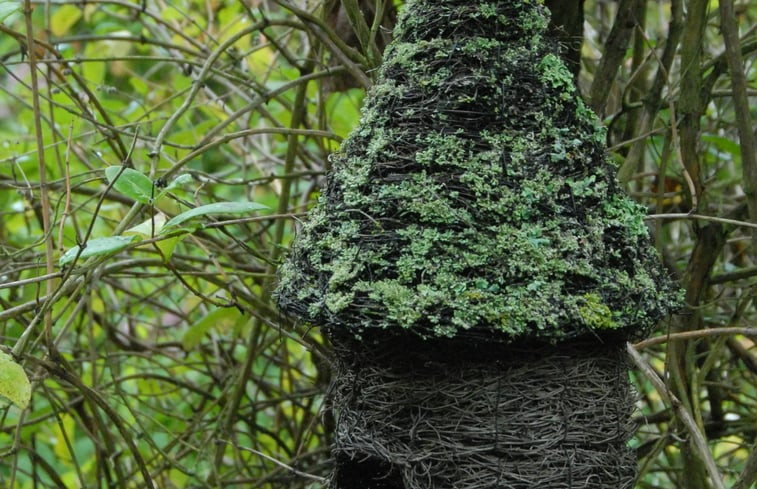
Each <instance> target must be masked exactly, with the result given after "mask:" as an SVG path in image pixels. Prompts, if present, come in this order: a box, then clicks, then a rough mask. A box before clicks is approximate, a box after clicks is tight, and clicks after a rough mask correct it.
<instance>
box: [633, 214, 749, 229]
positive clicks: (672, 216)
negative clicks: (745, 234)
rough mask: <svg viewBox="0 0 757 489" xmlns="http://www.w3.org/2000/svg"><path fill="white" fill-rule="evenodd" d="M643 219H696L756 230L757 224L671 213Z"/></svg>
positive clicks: (652, 215)
mask: <svg viewBox="0 0 757 489" xmlns="http://www.w3.org/2000/svg"><path fill="white" fill-rule="evenodd" d="M644 219H698V220H701V221H710V222H717V223H721V224H730V225H732V226H741V227H746V228H752V229H757V223H751V222H746V221H738V220H736V219H728V218H725V217H716V216H703V215H702V214H685V213H682V212H680V213H671V214H650V215H648V216H644Z"/></svg>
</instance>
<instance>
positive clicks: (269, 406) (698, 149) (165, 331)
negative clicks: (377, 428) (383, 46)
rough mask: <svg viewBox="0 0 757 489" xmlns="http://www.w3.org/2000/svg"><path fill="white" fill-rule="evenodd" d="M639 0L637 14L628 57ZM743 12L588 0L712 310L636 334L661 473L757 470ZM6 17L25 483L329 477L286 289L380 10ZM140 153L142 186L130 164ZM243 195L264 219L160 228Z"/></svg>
mask: <svg viewBox="0 0 757 489" xmlns="http://www.w3.org/2000/svg"><path fill="white" fill-rule="evenodd" d="M722 1H723V2H726V0H722ZM369 3H373V2H369ZM390 3H392V2H383V4H385V6H388V5H389V4H390ZM397 3H398V5H399V2H397ZM344 4H345V6H347V7H351V6H352V7H354V6H356V5H357V2H355V1H345V2H344ZM377 4H379V5H381V4H382V2H377ZM629 4H630V5H633V6H635V7H634V8H635V10H634V11H633V12H634V19H635V22H636V23H637V25H638V27H637V28H634V29H632V32H631V33H630V41H629V42H628V43H627V45H626V44H622V43H621V45H620V46H616V45H614V44H613V42H614V40H615V39H617V37H616V36H614V35H613V32H615V29H614V26H616V25H617V26H621V25H626V24H627V22H626V20H625V19H624V17H623V15H618V14H617V13H618V12H621V13H622V12H624V10H623V9H624V8H625V7H627V6H628V5H629ZM726 4H727V5H732V3H731V2H730V1H727V2H726ZM27 7H33V8H32V9H29V8H27ZM722 7H723V5H721V4H718V2H716V1H704V0H696V1H690V2H687V4H686V9H685V11H684V9H683V6H682V3H681V2H680V1H678V0H673V1H671V2H662V3H658V2H652V1H641V0H640V1H628V0H624V1H620V2H618V3H612V2H596V1H588V2H587V5H586V15H587V19H586V20H587V22H586V24H585V33H586V39H585V41H584V44H583V49H582V56H583V65H582V70H581V75H580V78H579V81H580V86H581V89H582V92H583V93H584V95H585V97H586V99H587V101H589V103H590V105H592V107H593V108H594V109H595V110H597V111H598V112H600V114H602V116H603V117H604V118H605V123H606V125H607V127H608V146H609V147H610V152H611V155H612V156H613V157H615V158H617V159H618V162H619V163H621V168H622V174H621V176H622V177H623V179H624V180H625V181H626V184H627V185H628V188H629V191H630V192H631V194H632V195H633V196H634V198H635V199H637V200H638V201H639V202H640V203H642V204H644V205H646V206H647V207H648V208H649V212H650V214H651V215H652V216H651V217H650V219H649V220H648V222H649V223H650V225H651V228H652V231H653V235H654V238H655V240H656V244H657V247H658V249H659V250H660V252H661V253H662V256H663V257H664V260H665V262H666V265H667V266H668V267H669V269H670V270H671V273H672V274H674V275H675V276H676V277H677V278H678V279H679V280H680V281H681V283H682V285H683V286H684V287H685V288H686V290H687V301H688V303H689V305H690V306H691V308H690V309H689V310H688V311H687V312H686V313H685V314H682V315H681V316H679V317H676V318H673V319H671V320H670V321H667V322H665V323H664V324H661V325H660V326H659V328H658V329H657V332H656V335H657V336H656V338H653V339H652V340H649V341H646V342H641V343H639V344H637V345H636V348H637V349H638V350H639V351H640V352H641V353H642V360H643V362H644V363H643V364H641V365H642V366H644V367H647V368H648V369H652V370H647V371H646V373H647V374H649V373H650V372H655V375H657V376H658V377H659V378H660V379H663V380H664V381H665V384H664V388H661V387H659V385H658V384H655V383H652V382H650V381H649V379H648V377H647V376H645V374H643V373H641V371H639V372H634V374H633V375H634V379H635V380H636V383H637V388H638V390H639V394H640V396H639V408H640V410H639V414H638V418H637V419H636V421H637V422H638V424H639V430H638V435H637V437H636V439H635V440H634V443H635V445H636V446H637V447H638V448H639V450H638V453H639V458H640V464H641V465H640V466H641V474H640V478H639V482H638V487H677V488H690V487H691V488H700V487H701V488H706V487H710V486H709V484H713V487H718V485H717V484H718V482H717V480H718V479H719V480H721V481H722V484H724V485H725V486H727V487H740V488H741V489H746V488H747V487H749V484H750V481H751V480H753V479H754V477H755V473H757V459H755V455H754V453H755V452H757V450H755V448H754V444H755V433H756V432H757V418H756V415H755V413H757V390H756V389H755V385H756V384H757V382H755V380H756V379H755V376H757V347H756V346H755V338H756V337H757V328H755V320H756V316H757V314H756V313H755V309H756V308H755V306H754V295H755V284H756V283H757V282H756V279H755V277H757V269H756V268H755V266H756V264H755V259H754V243H753V238H754V234H753V233H752V231H753V227H754V222H755V218H756V217H757V216H755V212H756V211H755V205H754V199H755V197H754V194H753V193H751V190H752V189H754V188H755V186H757V182H755V181H753V180H752V179H751V177H750V175H754V174H755V173H754V169H753V168H752V166H750V165H752V164H753V163H752V162H753V160H754V159H753V153H754V150H753V148H749V147H747V146H745V145H744V144H743V141H745V138H746V136H745V134H747V133H750V132H752V133H753V131H754V124H753V123H752V122H749V121H750V120H751V121H753V120H754V119H755V118H757V113H756V112H755V111H754V109H752V110H751V114H750V111H749V110H747V111H746V112H747V115H748V117H750V118H748V119H747V121H746V122H745V121H744V118H743V111H742V113H741V116H740V115H739V112H738V111H737V110H735V109H738V108H743V107H744V106H745V104H744V103H743V100H744V99H743V97H747V98H746V100H747V101H749V100H751V101H752V104H751V105H755V104H754V99H755V93H756V92H755V91H757V68H756V67H755V64H754V63H755V52H757V39H756V38H755V32H756V30H757V29H755V19H757V6H755V5H753V4H752V3H750V2H746V1H739V2H736V4H735V13H736V16H735V17H734V18H733V21H734V22H735V24H736V26H737V27H738V28H740V31H738V32H737V36H736V40H737V48H738V49H737V51H739V52H740V54H741V57H742V58H743V63H742V64H741V67H742V74H743V75H744V80H745V83H746V85H745V86H744V87H742V85H740V84H739V82H738V79H739V77H738V73H736V75H737V76H736V77H735V78H734V77H733V76H732V75H733V73H734V70H733V68H732V66H730V65H729V62H728V61H729V58H731V59H732V57H733V55H732V53H731V54H730V55H729V54H728V51H727V50H726V45H725V43H724V41H723V31H724V28H725V30H726V31H727V30H728V23H727V21H726V23H724V22H723V20H722V19H723V18H724V17H723V15H724V14H723V13H722V10H723V8H722ZM348 17H349V16H348ZM616 18H617V20H616ZM0 21H2V24H0V61H2V64H1V65H0V348H2V352H3V353H5V354H7V355H10V356H11V358H12V360H13V361H14V362H16V363H17V364H19V365H21V366H22V367H23V368H24V371H25V372H26V375H27V377H28V378H29V380H30V382H31V387H32V397H31V401H30V403H29V405H28V408H26V409H23V410H22V409H20V408H19V407H18V406H16V405H11V404H10V403H6V404H3V405H2V408H0V485H2V486H3V487H13V488H24V489H25V488H32V487H49V488H61V487H66V488H68V487H70V488H75V487H124V488H147V487H160V488H172V487H176V488H184V487H208V488H220V487H237V486H238V487H263V488H283V487H291V488H308V487H321V478H322V477H324V476H326V475H327V474H328V463H327V458H328V443H329V433H330V430H331V428H332V414H331V411H330V409H329V406H328V405H324V393H325V391H326V388H327V385H328V381H329V375H330V374H329V367H328V362H327V357H328V345H326V344H324V342H323V340H322V338H321V337H320V335H319V333H318V331H317V330H315V329H311V328H310V327H309V326H308V325H299V324H291V323H290V322H288V321H287V320H286V319H285V318H283V317H281V316H280V315H279V314H278V312H277V311H276V310H275V309H274V307H273V306H272V303H271V292H272V289H273V287H274V285H275V272H276V268H277V265H278V264H279V262H280V260H281V257H282V254H283V253H285V250H286V248H287V246H288V243H289V241H290V240H291V237H292V234H293V232H294V230H295V228H296V226H297V223H298V222H299V219H301V218H302V216H303V215H304V213H305V212H306V211H307V209H308V208H309V206H310V205H311V204H312V202H313V201H314V199H315V198H316V197H317V194H318V188H319V186H320V185H321V184H322V183H323V178H322V177H323V175H324V173H325V172H326V171H327V170H328V168H329V161H328V158H327V156H328V154H329V153H331V152H333V151H334V150H335V149H336V148H337V147H338V145H339V143H340V141H341V140H342V138H343V137H345V136H346V134H347V133H348V132H349V131H350V129H351V128H352V127H354V126H355V125H356V123H357V120H358V115H359V107H360V104H361V102H362V97H363V89H362V88H352V89H349V90H347V89H344V90H335V88H336V87H341V88H343V87H344V85H346V84H347V85H349V84H350V83H345V82H344V81H345V80H348V79H349V80H350V82H351V84H355V83H356V84H358V85H360V84H361V83H362V84H363V85H366V84H369V83H370V76H371V74H372V73H373V72H374V69H375V67H376V66H377V64H378V62H379V60H378V59H377V54H376V53H377V51H378V49H377V47H376V46H375V45H374V41H373V40H372V39H373V38H372V37H371V36H370V35H369V34H370V32H371V30H373V32H376V31H377V28H378V24H375V25H371V24H372V23H371V22H370V21H369V22H367V23H366V24H365V25H363V26H362V28H363V29H357V31H358V32H362V33H363V34H365V35H364V36H363V41H364V43H363V45H364V46H365V49H363V48H362V47H359V46H361V45H360V44H359V43H355V42H353V43H352V44H351V45H350V43H349V40H346V37H347V36H345V33H344V31H343V29H342V30H340V27H339V26H338V25H336V24H334V23H333V22H330V19H329V18H328V16H326V15H324V8H323V5H322V2H318V1H311V2H297V3H296V4H295V2H288V1H285V0H247V1H246V2H242V1H231V0H229V1H220V0H205V1H200V0H180V1H171V2H164V1H159V0H144V1H142V2H137V1H129V0H123V1H122V0H89V1H87V2H83V3H79V2H47V1H35V2H31V3H28V2H18V1H15V0H13V1H10V0H0ZM632 25H633V23H632ZM29 26H31V31H30V30H29ZM697 34H698V35H697ZM366 36H367V37H366ZM29 37H33V38H34V39H36V42H35V43H34V48H33V49H32V52H31V53H30V52H29V49H28V46H29ZM30 54H31V56H30ZM616 55H617V56H616ZM30 61H31V62H33V63H34V66H35V71H34V73H36V77H35V78H36V80H35V79H34V78H33V77H32V76H31V75H32V71H31V70H30ZM608 65H609V68H608ZM661 66H662V68H661ZM607 73H611V74H612V76H611V77H610V78H609V81H608V78H607ZM348 77H349V78H348ZM335 80H341V81H342V83H336V82H335ZM734 81H735V83H734ZM740 87H741V88H740ZM692 94H695V95H696V96H692ZM739 97H742V98H739ZM739 101H741V102H739ZM749 106H750V104H749V103H747V104H746V107H747V108H749ZM755 106H757V105H755ZM752 143H753V139H752ZM749 152H751V153H752V157H751V158H750V157H749ZM745 155H746V157H745ZM124 165H125V166H128V167H129V168H133V169H134V170H135V171H136V172H138V174H141V175H142V176H144V179H139V178H138V177H134V178H135V179H136V180H135V181H137V180H138V183H136V184H135V186H129V185H123V184H119V183H117V182H118V181H116V183H114V181H113V179H112V178H108V175H106V169H107V168H109V167H120V166H124ZM112 171H113V170H111V172H112ZM119 171H120V170H119ZM145 182H147V184H146V183H145ZM122 183H123V182H122ZM658 183H659V184H658ZM165 188H169V190H168V191H167V192H165V194H164V195H163V196H162V197H161V198H159V199H155V198H154V197H157V196H158V194H160V192H161V191H162V190H163V189H165ZM148 191H149V192H150V196H146V195H145V193H146V192H148ZM223 202H232V203H239V202H251V203H257V204H261V205H262V206H265V207H266V208H265V209H262V208H261V209H259V210H252V209H253V207H249V208H246V209H239V208H234V206H233V204H230V205H229V206H227V207H223V205H222V206H221V207H220V208H218V207H216V208H215V212H212V213H211V212H208V213H204V212H202V211H195V212H197V213H199V214H202V215H200V216H199V217H195V218H193V219H190V220H188V221H185V222H184V223H183V224H182V226H180V227H181V229H180V230H176V231H171V232H164V233H161V229H162V227H163V225H164V223H165V221H167V220H168V219H170V218H172V217H174V216H177V215H180V214H182V213H184V212H187V211H188V210H190V209H194V208H200V209H202V206H204V205H208V204H214V203H223ZM205 209H207V208H205ZM692 209H694V211H693V213H692V214H689V211H691V210H692ZM237 210H243V211H245V212H241V213H240V212H235V211H237ZM750 222H751V223H752V224H751V226H752V227H751V228H750V227H749V226H750ZM140 225H141V226H140ZM138 226H140V227H138ZM135 228H136V229H135ZM129 236H130V237H129ZM114 237H123V238H116V240H117V246H112V245H113V242H112V241H111V242H105V244H106V245H107V246H104V247H102V248H97V247H95V245H96V243H97V242H96V241H95V240H97V239H102V238H114ZM88 243H91V244H92V247H90V248H89V251H86V250H87V249H88V246H87V244H88ZM100 243H102V242H100ZM77 246H78V247H79V248H78V250H79V251H76V249H77V248H76V247H77ZM72 249H73V250H75V251H74V252H73V257H72V255H71V254H69V255H68V256H69V258H72V259H70V260H68V259H64V260H63V262H64V266H61V262H60V258H61V257H63V256H64V255H65V253H66V252H69V253H72V252H71V251H70V250H72ZM85 252H86V253H85ZM4 358H5V357H4ZM0 375H2V372H0ZM671 394H672V395H674V396H675V397H676V399H677V400H678V403H671V402H670V395H671ZM685 415H688V416H689V417H690V418H691V420H693V426H694V428H695V430H696V432H697V433H698V435H699V436H700V437H704V438H705V439H706V448H707V449H706V450H702V449H701V447H700V449H697V447H696V446H695V444H694V443H692V441H691V440H693V439H695V438H696V437H695V436H693V435H692V425H691V424H686V423H684V422H683V421H682V420H683V418H684V417H685ZM709 461H711V462H713V464H714V468H715V471H714V472H713V470H712V467H710V470H709V471H708V470H707V468H708V465H707V464H708V462H709ZM712 481H715V482H712ZM721 487H722V486H721Z"/></svg>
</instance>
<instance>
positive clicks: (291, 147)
mask: <svg viewBox="0 0 757 489" xmlns="http://www.w3.org/2000/svg"><path fill="white" fill-rule="evenodd" d="M312 69H313V65H312V63H308V64H307V65H306V66H305V67H303V68H302V71H303V72H309V71H310V70H312ZM302 74H305V73H302ZM307 86H308V83H307V82H304V83H302V84H301V85H300V86H299V87H298V88H297V93H296V95H295V101H294V104H293V105H292V120H291V124H290V128H291V129H292V130H293V131H296V130H297V129H298V128H299V127H300V126H301V125H302V122H303V121H304V118H305V111H306V109H307V104H306V103H305V96H306V95H307ZM298 137H299V136H298V135H297V134H296V132H290V133H289V136H288V140H287V153H286V157H285V163H284V174H289V173H292V171H293V169H294V163H295V159H296V158H297V148H298V146H299V145H298ZM291 187H292V181H291V180H284V181H282V190H281V194H280V195H279V208H278V210H277V214H278V215H285V214H287V211H288V210H289V195H290V191H291ZM285 226H286V221H285V220H284V219H279V220H278V221H277V223H276V228H275V229H274V236H273V242H272V245H271V256H270V265H269V267H268V271H269V272H270V274H271V275H273V273H274V272H275V268H276V261H277V260H278V259H279V257H280V255H281V243H282V240H283V237H284V231H285ZM272 282H273V281H272V280H264V281H263V285H262V287H261V289H262V292H261V300H262V302H268V300H269V299H270V297H271V291H270V288H271V287H272V285H273V283H272ZM263 326H264V322H263V320H262V319H261V318H260V317H258V316H256V317H255V318H253V323H252V332H251V333H250V337H249V341H248V343H247V356H246V358H245V362H244V364H243V365H242V369H241V370H240V373H239V377H238V378H237V380H236V385H235V386H234V390H233V393H232V397H231V400H230V402H229V405H228V406H227V410H226V413H225V416H224V419H223V420H222V421H221V422H220V423H219V425H220V426H219V430H218V431H217V433H220V435H219V436H218V438H219V439H226V438H228V434H229V432H230V431H231V428H232V425H233V424H234V421H235V420H236V413H237V411H238V409H239V405H240V403H241V402H242V396H243V395H244V392H245V385H246V384H247V380H248V379H249V377H250V373H251V371H252V364H253V362H254V359H255V358H256V356H257V352H258V346H259V344H258V342H259V340H260V338H259V337H260V334H261V331H262V328H263ZM223 453H224V446H222V445H220V444H219V445H218V446H217V450H216V456H215V463H214V465H213V466H214V468H217V467H220V466H221V462H222V459H223ZM216 483H217V484H218V485H219V487H220V484H221V481H220V480H219V479H217V480H216Z"/></svg>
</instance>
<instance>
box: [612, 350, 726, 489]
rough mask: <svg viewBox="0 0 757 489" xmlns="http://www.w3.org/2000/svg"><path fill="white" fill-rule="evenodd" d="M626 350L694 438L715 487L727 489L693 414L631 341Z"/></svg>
mask: <svg viewBox="0 0 757 489" xmlns="http://www.w3.org/2000/svg"><path fill="white" fill-rule="evenodd" d="M626 351H627V352H628V354H629V356H630V357H631V360H633V362H634V364H636V366H637V367H638V368H639V370H641V372H642V373H643V374H644V375H645V376H646V377H647V378H648V379H649V381H650V383H651V384H652V386H654V388H655V390H656V391H657V392H658V393H659V394H660V397H662V398H663V400H665V401H666V402H667V403H668V404H670V405H671V406H672V407H673V409H675V411H676V413H677V414H678V417H679V419H680V420H681V421H682V422H683V424H684V425H685V426H686V428H687V429H688V431H689V434H690V435H691V438H692V439H693V440H694V446H695V447H696V449H697V453H698V454H699V456H700V457H702V460H703V461H704V464H705V467H706V468H707V472H709V474H710V479H711V480H712V483H713V485H714V486H715V489H725V484H724V483H723V479H722V478H721V476H720V472H719V471H718V466H717V465H716V464H715V459H713V458H712V453H711V452H710V449H709V447H707V441H706V440H705V438H704V435H703V434H702V432H701V431H700V430H699V427H698V426H697V424H696V423H695V422H694V418H692V417H691V414H689V412H688V411H687V410H686V408H685V407H684V406H683V404H682V403H681V401H680V400H678V398H677V397H676V396H675V395H674V394H673V393H672V392H671V391H670V390H669V389H668V388H667V386H666V385H665V383H664V382H663V381H662V379H661V378H660V376H659V375H658V374H657V372H656V371H655V370H654V368H652V366H651V365H649V363H647V361H646V360H644V358H643V357H642V356H641V355H640V354H639V352H638V351H637V350H636V348H634V346H633V345H632V344H631V343H626Z"/></svg>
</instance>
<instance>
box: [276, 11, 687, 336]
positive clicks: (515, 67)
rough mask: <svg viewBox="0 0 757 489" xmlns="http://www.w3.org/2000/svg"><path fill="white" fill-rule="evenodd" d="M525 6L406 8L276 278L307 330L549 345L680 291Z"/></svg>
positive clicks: (668, 301) (286, 305)
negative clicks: (357, 118)
mask: <svg viewBox="0 0 757 489" xmlns="http://www.w3.org/2000/svg"><path fill="white" fill-rule="evenodd" d="M547 20H548V16H547V12H546V10H545V9H544V7H543V5H541V4H540V3H539V2H535V1H525V0H506V1H503V0H496V1H495V0H488V1H487V0H482V1H468V0H466V1H462V0H455V1H452V0H410V1H408V2H407V3H406V5H405V7H404V9H403V11H402V14H401V17H400V19H399V24H398V28H397V30H396V32H395V40H394V41H393V42H392V44H391V45H390V46H389V47H388V49H387V53H386V55H385V58H384V62H383V64H382V67H381V70H380V73H379V75H378V80H377V83H376V85H375V86H374V87H373V89H372V90H371V91H370V93H369V94H368V97H367V99H366V103H365V107H364V110H363V115H362V119H361V122H360V125H359V127H358V128H356V129H355V131H353V133H352V134H351V135H350V137H349V138H348V139H347V141H346V142H345V144H344V145H343V147H342V148H341V149H340V151H339V152H338V153H336V154H334V155H333V158H332V161H333V172H332V173H331V175H330V176H329V180H328V184H327V187H326V189H325V190H324V192H323V195H322V198H321V200H320V202H319V204H318V205H317V206H316V208H314V209H313V211H312V212H311V214H310V217H309V220H308V222H307V223H306V224H305V225H304V227H303V229H302V231H301V232H300V233H299V236H298V237H297V239H296V242H295V244H294V247H293V251H292V254H291V256H290V257H289V260H288V261H287V262H286V263H285V264H284V266H283V267H282V268H281V276H280V287H279V290H278V303H279V306H280V308H281V309H282V310H283V311H285V312H287V313H289V314H291V315H293V316H296V317H299V318H302V319H304V320H306V321H309V322H311V323H313V324H316V325H320V326H328V327H338V328H344V329H348V330H350V331H352V333H353V334H354V335H356V336H360V335H362V334H364V333H365V332H366V331H367V330H369V329H379V330H385V331H389V332H403V331H412V332H413V333H415V334H417V335H419V336H422V337H426V338H430V337H455V336H465V335H467V334H469V333H470V330H471V329H472V328H473V329H475V328H478V329H483V330H487V331H489V333H490V334H489V336H491V337H492V338H493V339H496V340H498V341H503V342H508V341H516V340H520V339H541V340H546V341H553V342H558V341H561V340H564V339H570V338H576V337H580V336H585V335H597V336H602V335H604V334H607V332H612V331H623V332H625V333H626V334H629V335H630V334H643V332H644V331H645V330H646V329H648V328H650V327H651V326H652V325H654V324H655V322H656V321H657V320H658V319H659V318H661V317H663V316H664V315H666V314H668V313H669V311H671V310H672V309H675V308H676V307H677V306H678V300H679V294H678V291H677V290H676V289H675V287H673V286H672V285H671V283H670V281H669V280H668V277H667V273H666V271H665V270H664V269H663V268H662V267H661V266H660V263H659V259H658V257H657V256H656V254H655V252H654V250H653V248H652V247H651V246H650V243H649V239H648V234H647V229H646V227H645V225H644V222H643V214H644V210H643V209H642V208H640V207H638V206H637V205H635V204H634V203H633V202H632V201H630V200H629V199H628V198H627V197H626V196H625V195H623V193H622V192H621V191H620V189H619V187H618V185H617V183H616V182H615V180H614V177H613V174H614V167H613V166H612V164H610V163H609V162H608V160H607V158H606V155H605V148H604V132H603V130H602V128H601V127H600V125H599V123H598V121H597V120H596V118H595V117H594V115H593V114H592V113H591V111H590V110H588V109H587V107H586V106H585V105H584V103H583V102H582V100H581V97H580V95H579V94H578V92H577V91H576V89H575V86H574V85H573V77H572V75H571V73H570V72H569V71H568V69H567V68H566V67H565V66H564V64H563V62H562V61H561V59H560V57H559V53H558V51H557V49H556V48H555V47H554V46H553V45H552V44H551V43H550V42H549V41H548V40H547V39H546V38H545V33H546V26H547Z"/></svg>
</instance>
